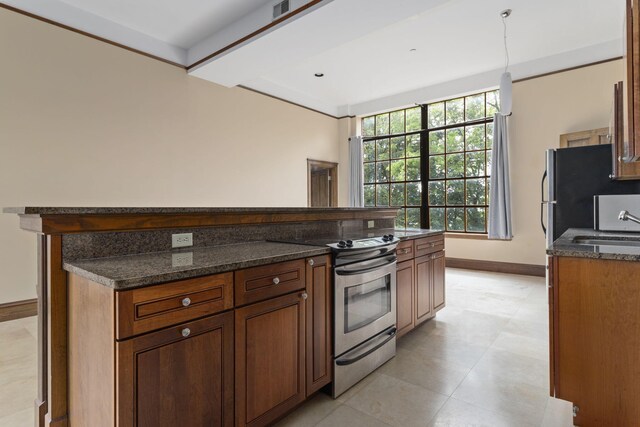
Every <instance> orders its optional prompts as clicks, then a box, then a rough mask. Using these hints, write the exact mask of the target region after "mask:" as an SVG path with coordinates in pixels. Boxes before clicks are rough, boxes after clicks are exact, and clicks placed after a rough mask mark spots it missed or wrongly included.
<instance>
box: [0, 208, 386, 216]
mask: <svg viewBox="0 0 640 427" xmlns="http://www.w3.org/2000/svg"><path fill="white" fill-rule="evenodd" d="M381 209H390V208H384V207H382V208H380V207H379V208H350V207H346V208H335V207H332V208H309V207H246V208H238V207H236V208H228V207H227V208H225V207H222V208H221V207H63V206H60V207H55V206H49V207H47V206H22V207H7V208H4V209H2V212H4V213H6V214H18V215H131V214H147V215H149V214H188V213H211V214H216V213H253V212H272V213H280V212H291V213H296V212H309V211H312V212H335V211H341V212H362V211H379V210H381ZM391 209H392V208H391Z"/></svg>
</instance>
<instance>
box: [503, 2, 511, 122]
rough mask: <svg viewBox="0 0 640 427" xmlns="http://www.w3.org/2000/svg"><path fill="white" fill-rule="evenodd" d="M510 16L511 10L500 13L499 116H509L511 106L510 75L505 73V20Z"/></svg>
mask: <svg viewBox="0 0 640 427" xmlns="http://www.w3.org/2000/svg"><path fill="white" fill-rule="evenodd" d="M510 15H511V9H505V10H503V11H502V12H500V17H501V18H502V26H503V27H504V72H503V73H502V76H501V77H500V114H502V115H503V116H509V115H511V104H512V91H511V89H512V86H513V82H512V80H511V73H510V72H508V71H507V69H508V68H509V49H507V18H508V17H509V16H510Z"/></svg>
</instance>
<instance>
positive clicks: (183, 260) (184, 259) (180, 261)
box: [171, 252, 193, 267]
mask: <svg viewBox="0 0 640 427" xmlns="http://www.w3.org/2000/svg"><path fill="white" fill-rule="evenodd" d="M190 265H193V252H181V253H178V254H172V255H171V266H172V267H188V266H190Z"/></svg>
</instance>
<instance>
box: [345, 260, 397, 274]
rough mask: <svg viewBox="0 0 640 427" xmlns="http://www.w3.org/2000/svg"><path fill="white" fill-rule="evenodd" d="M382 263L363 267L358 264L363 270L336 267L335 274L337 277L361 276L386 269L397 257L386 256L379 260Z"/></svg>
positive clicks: (370, 263)
mask: <svg viewBox="0 0 640 427" xmlns="http://www.w3.org/2000/svg"><path fill="white" fill-rule="evenodd" d="M381 260H382V262H379V261H377V260H376V261H375V262H371V261H369V262H367V264H366V265H365V264H364V263H358V264H360V265H362V267H363V268H356V269H353V270H351V269H349V266H348V265H346V266H343V267H336V269H335V272H336V274H337V275H338V276H352V275H354V274H362V273H368V272H370V271H374V270H377V269H379V268H380V267H386V266H387V265H391V264H393V263H394V262H396V260H397V257H396V256H395V255H393V256H386V257H384V258H381Z"/></svg>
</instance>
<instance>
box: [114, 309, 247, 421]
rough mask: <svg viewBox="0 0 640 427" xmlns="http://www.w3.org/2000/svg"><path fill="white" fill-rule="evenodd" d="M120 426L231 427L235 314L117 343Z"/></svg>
mask: <svg viewBox="0 0 640 427" xmlns="http://www.w3.org/2000/svg"><path fill="white" fill-rule="evenodd" d="M116 354H117V363H116V365H117V376H116V378H117V387H116V394H117V397H116V400H117V414H118V415H117V421H118V422H117V425H118V426H121V427H124V426H131V427H133V426H138V427H145V426H148V427H156V426H157V427H159V426H166V427H170V426H177V425H184V426H194V427H196V426H202V427H205V426H207V427H209V426H232V425H233V416H234V415H233V412H234V408H233V393H234V387H233V381H234V378H233V313H232V312H227V313H224V314H219V315H215V316H210V317H206V318H204V319H200V320H197V321H194V322H189V323H185V324H182V325H179V326H175V327H171V328H167V329H164V330H161V331H157V332H152V333H148V334H145V335H141V336H139V337H136V338H132V339H129V340H125V341H122V342H118V343H117V344H116Z"/></svg>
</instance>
